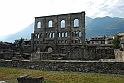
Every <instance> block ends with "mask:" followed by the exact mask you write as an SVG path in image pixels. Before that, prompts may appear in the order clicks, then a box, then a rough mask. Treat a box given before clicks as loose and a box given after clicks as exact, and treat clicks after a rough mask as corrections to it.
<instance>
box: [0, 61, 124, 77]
mask: <svg viewBox="0 0 124 83" xmlns="http://www.w3.org/2000/svg"><path fill="white" fill-rule="evenodd" d="M0 66H1V67H17V68H25V69H36V70H48V71H69V72H82V73H104V74H121V75H124V62H100V61H74V60H71V61H69V60H64V61H63V60H52V61H50V60H47V61H33V62H30V61H19V60H13V61H11V60H8V61H4V60H1V61H0Z"/></svg>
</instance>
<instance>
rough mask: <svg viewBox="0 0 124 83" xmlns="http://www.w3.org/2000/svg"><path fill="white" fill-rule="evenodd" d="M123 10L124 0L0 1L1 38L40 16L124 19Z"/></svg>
mask: <svg viewBox="0 0 124 83" xmlns="http://www.w3.org/2000/svg"><path fill="white" fill-rule="evenodd" d="M123 10H124V1H123V0H100V1H98V0H0V12H1V13H0V36H2V35H6V34H12V33H15V32H17V31H19V30H21V29H23V28H25V27H27V26H28V25H29V24H30V23H32V22H34V17H38V16H47V15H56V14H63V13H72V12H81V11H85V12H86V16H89V17H92V18H96V17H104V16H112V17H123V18H124V11H123Z"/></svg>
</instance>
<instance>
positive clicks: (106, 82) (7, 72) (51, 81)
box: [0, 67, 124, 83]
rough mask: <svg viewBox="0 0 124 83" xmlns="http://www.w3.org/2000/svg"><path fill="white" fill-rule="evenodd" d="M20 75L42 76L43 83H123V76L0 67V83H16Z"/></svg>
mask: <svg viewBox="0 0 124 83" xmlns="http://www.w3.org/2000/svg"><path fill="white" fill-rule="evenodd" d="M22 75H30V76H33V77H35V76H36V77H37V76H43V77H44V80H45V83H124V76H117V75H103V74H81V73H76V72H52V71H40V70H29V69H18V68H5V67H0V81H3V80H4V81H6V82H9V83H17V80H16V78H17V77H18V76H22Z"/></svg>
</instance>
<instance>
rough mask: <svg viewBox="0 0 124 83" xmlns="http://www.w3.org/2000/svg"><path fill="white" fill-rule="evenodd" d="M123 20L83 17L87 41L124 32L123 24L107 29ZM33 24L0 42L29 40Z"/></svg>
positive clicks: (107, 17)
mask: <svg viewBox="0 0 124 83" xmlns="http://www.w3.org/2000/svg"><path fill="white" fill-rule="evenodd" d="M122 20H124V19H122V18H118V17H114V18H112V17H109V16H106V17H102V18H94V19H92V18H90V17H87V16H86V17H85V28H86V38H87V39H88V38H89V37H90V36H98V35H114V34H116V33H118V32H124V22H123V23H121V24H118V25H116V26H113V27H111V28H107V26H110V25H112V24H115V23H117V22H120V21H122ZM33 29H34V23H32V24H30V25H29V26H28V27H26V28H24V29H23V30H21V31H19V32H17V33H15V34H11V35H8V36H5V37H3V38H0V39H1V40H0V41H7V42H14V40H16V39H20V38H25V39H26V38H27V39H30V38H31V33H33V32H34V30H33Z"/></svg>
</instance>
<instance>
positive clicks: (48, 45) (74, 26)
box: [31, 11, 85, 54]
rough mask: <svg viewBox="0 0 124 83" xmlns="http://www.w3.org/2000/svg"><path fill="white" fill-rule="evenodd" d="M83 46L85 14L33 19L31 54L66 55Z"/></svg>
mask: <svg viewBox="0 0 124 83" xmlns="http://www.w3.org/2000/svg"><path fill="white" fill-rule="evenodd" d="M84 45H85V12H84V11H83V12H78V13H69V14H60V15H51V16H42V17H35V25H34V33H32V34H31V47H32V50H33V52H36V51H37V50H40V52H49V51H50V52H52V53H63V54H67V53H68V52H69V51H70V50H73V49H74V48H75V47H81V46H84Z"/></svg>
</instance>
